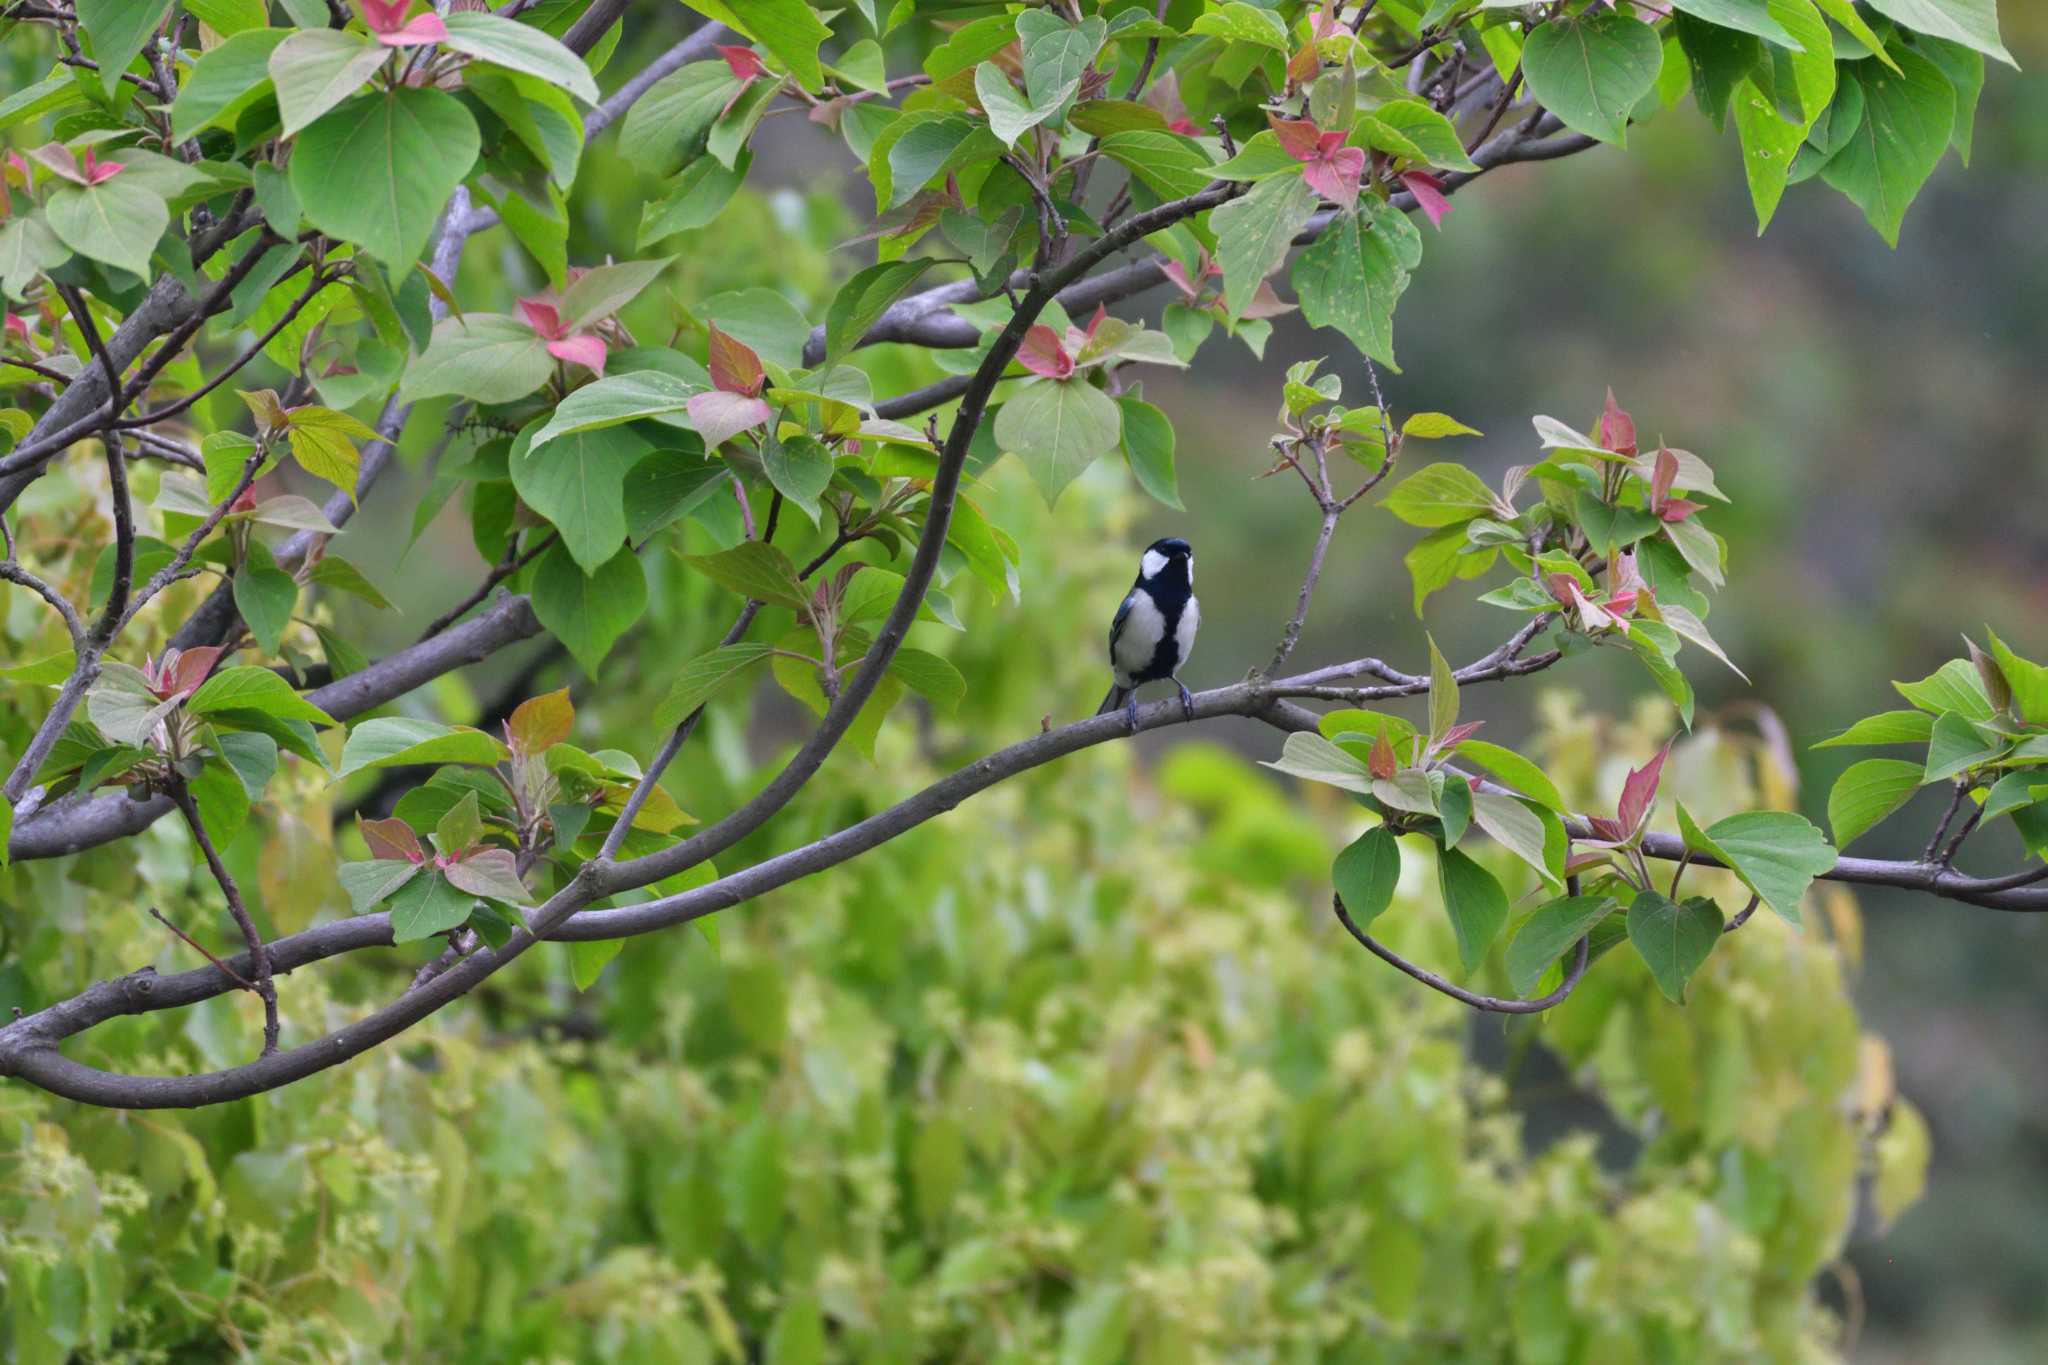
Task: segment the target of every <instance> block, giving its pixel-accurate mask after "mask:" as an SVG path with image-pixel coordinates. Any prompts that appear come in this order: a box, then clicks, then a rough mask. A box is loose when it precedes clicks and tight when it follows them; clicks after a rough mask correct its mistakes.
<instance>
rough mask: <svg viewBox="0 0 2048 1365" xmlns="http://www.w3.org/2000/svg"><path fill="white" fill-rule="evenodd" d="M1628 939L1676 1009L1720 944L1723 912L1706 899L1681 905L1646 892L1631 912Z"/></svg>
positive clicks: (1691, 900) (1683, 1000) (1637, 898)
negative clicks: (1689, 982)
mask: <svg viewBox="0 0 2048 1365" xmlns="http://www.w3.org/2000/svg"><path fill="white" fill-rule="evenodd" d="M1628 939H1629V942H1631V943H1633V944H1635V945H1636V951H1637V952H1639V953H1641V954H1642V955H1643V962H1644V963H1645V964H1646V965H1647V966H1648V967H1649V969H1650V975H1651V976H1652V977H1654V978H1656V981H1657V989H1658V990H1660V991H1663V992H1664V996H1665V998H1666V999H1667V1000H1669V1001H1671V1003H1673V1004H1674V1005H1682V1004H1684V1003H1685V986H1686V983H1687V982H1688V981H1690V980H1692V975H1693V973H1694V972H1696V971H1698V970H1699V969H1700V964H1702V963H1704V962H1705V961H1706V960H1707V956H1708V954H1710V953H1712V952H1713V951H1714V945H1715V944H1716V943H1719V942H1720V941H1721V908H1720V907H1719V906H1717V905H1715V904H1714V902H1712V901H1711V900H1708V899H1707V898H1706V897H1704V896H1694V897H1692V898H1691V899H1689V900H1687V901H1686V902H1685V903H1684V904H1682V905H1681V904H1680V903H1678V902H1677V901H1674V900H1671V899H1670V898H1669V897H1666V896H1660V895H1658V894H1657V893H1656V892H1655V891H1644V892H1642V893H1640V894H1639V895H1637V897H1636V899H1635V904H1633V905H1631V906H1629V908H1628Z"/></svg>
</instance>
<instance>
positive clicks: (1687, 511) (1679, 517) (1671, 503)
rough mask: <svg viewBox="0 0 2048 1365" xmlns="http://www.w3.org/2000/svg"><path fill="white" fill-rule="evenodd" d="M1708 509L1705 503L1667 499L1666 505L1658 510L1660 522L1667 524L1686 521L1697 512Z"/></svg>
mask: <svg viewBox="0 0 2048 1365" xmlns="http://www.w3.org/2000/svg"><path fill="white" fill-rule="evenodd" d="M1706 507H1707V505H1706V504H1705V503H1703V502H1688V501H1686V500H1685V499H1684V498H1667V499H1666V500H1665V502H1664V505H1663V506H1662V507H1659V508H1658V509H1657V516H1658V518H1659V519H1660V520H1663V521H1667V522H1676V521H1684V520H1685V519H1686V518H1687V517H1689V516H1691V515H1692V514H1693V513H1695V512H1703V511H1705V510H1706Z"/></svg>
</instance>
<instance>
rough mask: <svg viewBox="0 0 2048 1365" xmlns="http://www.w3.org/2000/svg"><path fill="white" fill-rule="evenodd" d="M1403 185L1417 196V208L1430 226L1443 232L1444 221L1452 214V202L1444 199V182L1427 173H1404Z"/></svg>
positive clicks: (1402, 177) (1402, 176)
mask: <svg viewBox="0 0 2048 1365" xmlns="http://www.w3.org/2000/svg"><path fill="white" fill-rule="evenodd" d="M1401 183H1402V184H1403V185H1406V186H1407V187H1408V193H1410V194H1412V195H1414V196H1415V207H1417V208H1419V209H1421V210H1422V216H1423V217H1425V218H1427V219H1429V225H1430V226H1431V227H1433V228H1436V229H1437V230H1438V231H1442V229H1443V225H1444V219H1446V218H1448V217H1450V214H1451V201H1450V200H1449V199H1446V198H1445V197H1444V182H1443V181H1441V180H1439V179H1437V178H1436V177H1435V176H1433V175H1430V174H1428V173H1427V172H1425V171H1403V172H1402V173H1401Z"/></svg>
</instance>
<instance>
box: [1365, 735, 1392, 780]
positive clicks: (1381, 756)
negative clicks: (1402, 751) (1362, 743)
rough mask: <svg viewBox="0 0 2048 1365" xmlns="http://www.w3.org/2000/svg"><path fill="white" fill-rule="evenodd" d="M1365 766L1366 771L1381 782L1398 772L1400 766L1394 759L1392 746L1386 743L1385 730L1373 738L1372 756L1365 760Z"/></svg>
mask: <svg viewBox="0 0 2048 1365" xmlns="http://www.w3.org/2000/svg"><path fill="white" fill-rule="evenodd" d="M1365 766H1366V769H1367V771H1369V772H1370V773H1372V775H1373V776H1374V777H1376V778H1378V779H1379V780H1380V781H1382V782H1385V781H1389V780H1390V779H1392V777H1393V776H1394V774H1395V773H1397V772H1399V771H1400V766H1399V764H1398V763H1397V762H1396V760H1395V758H1394V746H1393V744H1392V743H1390V742H1389V741H1388V739H1387V732H1386V731H1385V730H1381V731H1380V732H1379V734H1377V735H1375V736H1374V737H1373V741H1372V755H1371V757H1370V758H1368V759H1367V760H1366V765H1365Z"/></svg>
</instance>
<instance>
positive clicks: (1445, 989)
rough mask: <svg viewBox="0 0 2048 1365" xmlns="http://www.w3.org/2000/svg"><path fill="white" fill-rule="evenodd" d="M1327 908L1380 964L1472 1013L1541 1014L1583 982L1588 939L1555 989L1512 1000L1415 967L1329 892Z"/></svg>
mask: <svg viewBox="0 0 2048 1365" xmlns="http://www.w3.org/2000/svg"><path fill="white" fill-rule="evenodd" d="M1330 908H1331V909H1332V910H1334V911H1336V913H1337V922H1338V923H1339V924H1342V925H1343V926H1344V929H1345V932H1346V933H1348V934H1350V935H1351V937H1353V938H1355V939H1357V940H1358V941H1359V942H1360V943H1362V944H1364V945H1365V946H1366V947H1367V948H1368V949H1369V950H1371V952H1372V954H1373V955H1374V956H1375V957H1377V958H1379V959H1380V960H1381V961H1382V962H1387V963H1390V964H1392V965H1393V966H1395V967H1398V968H1400V969H1401V970H1402V971H1404V972H1406V973H1407V974H1408V975H1409V976H1412V977H1414V978H1415V979H1416V980H1417V981H1420V982H1421V983H1422V984H1423V985H1425V986H1427V987H1429V988H1430V989H1431V990H1433V991H1441V992H1442V993H1443V994H1445V995H1448V996H1449V997H1451V999H1453V1000H1456V1001H1459V1002H1461V1003H1463V1004H1467V1005H1470V1006H1471V1007H1472V1008H1473V1009H1475V1010H1485V1011H1487V1012H1488V1013H1491V1014H1541V1013H1542V1012H1543V1011H1545V1010H1547V1009H1552V1008H1555V1007H1556V1006H1558V1005H1562V1004H1563V1003H1564V1002H1565V1001H1566V1000H1567V999H1569V998H1570V997H1571V993H1572V992H1573V991H1575V990H1577V989H1578V988H1579V982H1580V981H1582V980H1584V979H1585V975H1586V966H1587V963H1588V962H1589V961H1590V960H1591V958H1592V949H1591V947H1590V946H1589V942H1588V940H1586V939H1584V938H1581V939H1580V940H1579V946H1578V948H1577V950H1576V951H1575V952H1574V954H1573V956H1572V965H1571V969H1570V970H1569V971H1567V972H1566V973H1565V974H1564V980H1563V981H1561V982H1559V983H1558V986H1557V989H1556V990H1554V991H1551V992H1550V993H1549V994H1548V995H1539V996H1537V997H1536V998H1535V999H1534V1000H1513V999H1506V998H1503V997H1501V996H1498V995H1481V994H1479V993H1478V992H1476V991H1468V990H1466V989H1465V988H1464V987H1463V986H1460V985H1457V984H1456V983H1455V982H1452V981H1450V980H1449V979H1448V978H1445V977H1441V976H1438V975H1437V974H1436V973H1435V972H1433V971H1431V970H1429V969H1428V968H1427V967H1419V966H1417V965H1416V964H1414V963H1413V962H1410V961H1409V960H1408V959H1407V958H1405V957H1402V956H1401V955H1400V954H1399V953H1397V952H1395V951H1394V950H1393V949H1392V948H1389V947H1388V946H1387V945H1386V944H1384V943H1381V942H1380V941H1379V940H1378V939H1376V938H1374V937H1373V936H1372V935H1371V934H1368V933H1366V932H1365V930H1363V929H1361V928H1359V927H1358V925H1357V924H1355V923H1354V922H1353V921H1352V919H1351V912H1350V911H1348V910H1346V909H1345V908H1344V898H1343V897H1342V896H1339V895H1336V894H1334V893H1333V894H1332V895H1331V896H1330Z"/></svg>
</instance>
